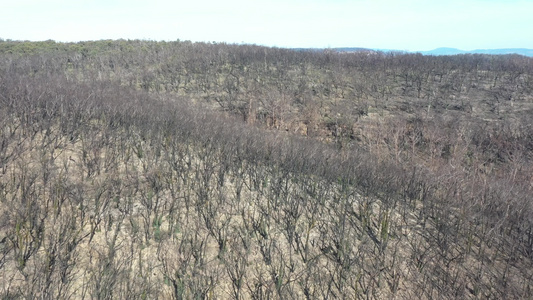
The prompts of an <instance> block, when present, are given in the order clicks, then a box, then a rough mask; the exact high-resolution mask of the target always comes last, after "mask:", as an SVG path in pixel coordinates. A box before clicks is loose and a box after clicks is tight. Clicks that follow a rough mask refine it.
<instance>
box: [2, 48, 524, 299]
mask: <svg viewBox="0 0 533 300" xmlns="http://www.w3.org/2000/svg"><path fill="white" fill-rule="evenodd" d="M532 121H533V58H529V57H525V56H520V55H482V54H461V55H453V56H423V55H421V54H410V53H402V52H389V53H385V52H374V51H357V52H353V53H339V52H336V51H333V50H330V49H326V50H324V51H301V50H294V49H283V48H271V47H263V46H257V45H236V44H226V43H216V42H212V43H205V42H204V43H200V42H197V43H193V42H190V41H180V40H178V41H173V42H163V41H147V40H100V41H87V42H77V43H60V42H55V41H52V40H49V41H43V42H26V41H12V40H2V39H0V297H1V298H2V299H336V298H342V299H455V298H458V299H487V298H488V299H524V298H533V290H532V288H533V199H532V195H533V122H532Z"/></svg>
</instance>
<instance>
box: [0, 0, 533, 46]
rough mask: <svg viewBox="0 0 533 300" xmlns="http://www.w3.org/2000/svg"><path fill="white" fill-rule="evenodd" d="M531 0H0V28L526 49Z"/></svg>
mask: <svg viewBox="0 0 533 300" xmlns="http://www.w3.org/2000/svg"><path fill="white" fill-rule="evenodd" d="M532 13H533V0H439V1H437V0H351V1H350V0H306V1H304V0H273V1H265V0H262V1H255V0H188V1H182V0H174V1H172V0H143V1H139V0H49V1H48V0H0V38H3V39H11V40H30V41H41V40H49V39H51V40H55V41H61V42H77V41H87V40H101V39H145V40H156V41H159V40H167V41H175V40H178V39H179V40H190V41H194V42H196V41H204V42H226V43H237V44H241V43H245V44H257V45H264V46H274V47H288V48H335V47H364V48H372V49H395V50H405V51H426V50H432V49H435V48H438V47H453V48H459V49H462V50H474V49H496V48H532V49H533V14H532Z"/></svg>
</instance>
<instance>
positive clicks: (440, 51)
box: [295, 47, 533, 57]
mask: <svg viewBox="0 0 533 300" xmlns="http://www.w3.org/2000/svg"><path fill="white" fill-rule="evenodd" d="M295 50H300V51H322V50H326V49H318V48H297V49H295ZM328 50H332V51H337V52H362V51H369V52H374V51H381V52H406V53H421V54H423V55H456V54H492V55H505V54H519V55H524V56H529V57H533V49H526V48H505V49H476V50H471V51H465V50H460V49H456V48H446V47H442V48H437V49H434V50H430V51H403V50H393V49H369V48H355V47H342V48H329V49H328Z"/></svg>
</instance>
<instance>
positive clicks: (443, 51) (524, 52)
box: [419, 48, 533, 57]
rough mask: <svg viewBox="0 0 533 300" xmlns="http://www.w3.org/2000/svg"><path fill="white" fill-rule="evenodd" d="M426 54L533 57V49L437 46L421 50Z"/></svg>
mask: <svg viewBox="0 0 533 300" xmlns="http://www.w3.org/2000/svg"><path fill="white" fill-rule="evenodd" d="M419 52H420V53H422V54H424V55H455V54H494V55H503V54H520V55H524V56H531V57H533V49H525V48H506V49H476V50H471V51H465V50H460V49H456V48H437V49H434V50H431V51H419Z"/></svg>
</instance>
